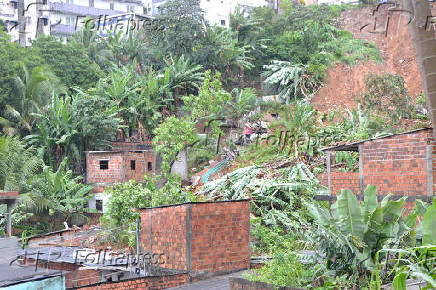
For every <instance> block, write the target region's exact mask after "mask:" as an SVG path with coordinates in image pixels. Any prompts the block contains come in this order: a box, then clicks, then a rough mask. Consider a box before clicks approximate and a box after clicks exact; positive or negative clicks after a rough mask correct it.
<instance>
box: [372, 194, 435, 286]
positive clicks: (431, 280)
mask: <svg viewBox="0 0 436 290" xmlns="http://www.w3.org/2000/svg"><path fill="white" fill-rule="evenodd" d="M418 214H419V215H422V220H421V223H420V224H419V225H418V226H417V231H420V232H421V235H420V236H419V237H418V238H417V242H419V241H421V243H422V245H421V246H419V247H412V248H404V249H396V248H393V249H392V248H390V249H382V250H380V251H378V252H377V254H376V256H375V261H376V268H375V269H374V270H373V271H372V273H371V282H370V286H371V289H377V290H378V289H381V284H382V279H383V278H386V277H392V276H393V279H392V282H393V283H392V286H393V287H392V288H393V289H395V290H406V289H407V286H408V285H407V279H409V278H412V279H415V280H418V281H420V282H421V285H420V287H421V286H423V287H422V289H435V288H436V228H435V226H434V225H435V224H436V200H434V201H433V204H432V205H431V206H429V207H428V208H427V209H425V208H423V207H422V205H418V206H417V207H415V209H414V211H413V212H412V213H411V214H410V215H409V217H410V216H411V218H410V219H409V221H408V222H409V225H411V226H412V225H413V226H414V225H415V222H416V216H417V215H418ZM380 256H387V257H390V258H389V259H380ZM387 270H389V272H388V274H387V275H386V274H385V273H386V272H387ZM383 274H384V275H383Z"/></svg>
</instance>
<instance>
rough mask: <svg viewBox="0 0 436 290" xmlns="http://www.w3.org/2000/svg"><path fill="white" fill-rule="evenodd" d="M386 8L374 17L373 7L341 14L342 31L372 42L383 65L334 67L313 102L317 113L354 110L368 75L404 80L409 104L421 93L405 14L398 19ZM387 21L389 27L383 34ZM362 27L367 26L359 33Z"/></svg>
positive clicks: (385, 6)
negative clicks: (396, 75) (410, 98)
mask: <svg viewBox="0 0 436 290" xmlns="http://www.w3.org/2000/svg"><path fill="white" fill-rule="evenodd" d="M387 8H388V7H387V5H383V6H382V7H380V8H379V9H378V11H376V12H374V15H373V10H374V9H376V8H375V7H365V8H362V9H353V10H348V11H344V12H343V14H342V16H341V23H342V28H343V29H345V30H348V31H350V32H352V33H353V35H354V37H355V38H360V39H365V40H368V41H372V42H374V43H375V44H376V45H377V47H378V48H379V50H380V53H381V56H382V59H383V61H382V63H376V62H375V61H373V60H370V61H365V62H359V63H358V64H356V65H355V66H352V67H350V66H346V65H343V64H336V65H335V66H334V67H332V68H330V69H329V70H328V72H327V80H326V83H325V85H324V86H323V87H322V88H321V89H320V90H319V91H318V93H317V94H316V95H315V96H314V97H313V99H312V103H313V105H314V106H315V108H316V109H318V110H320V111H322V112H327V111H328V110H329V109H340V108H342V109H343V108H345V107H348V108H354V107H356V106H357V100H358V99H359V98H360V95H361V93H362V92H364V91H365V84H364V78H365V76H366V75H367V74H369V73H374V74H377V75H382V74H387V73H389V74H399V75H401V76H403V78H404V80H405V83H406V87H407V89H408V92H409V95H410V96H411V97H412V100H413V99H415V98H416V97H417V96H418V95H419V94H420V93H421V92H422V84H421V77H420V75H419V72H418V65H417V62H416V57H415V49H414V47H413V43H412V41H411V38H410V33H409V28H408V27H407V22H408V17H407V15H406V14H403V15H400V13H399V12H395V11H388V9H387ZM433 8H435V7H433ZM388 19H389V22H388V23H389V25H388V26H387V33H386V34H385V29H386V23H387V21H388ZM375 21H376V29H375V30H374V22H375ZM364 25H367V26H366V27H365V28H363V29H361V28H362V27H363V26H364Z"/></svg>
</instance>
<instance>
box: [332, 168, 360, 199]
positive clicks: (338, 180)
mask: <svg viewBox="0 0 436 290" xmlns="http://www.w3.org/2000/svg"><path fill="white" fill-rule="evenodd" d="M330 178H331V179H330V180H331V185H332V192H331V193H332V194H340V193H341V190H342V189H351V190H352V191H353V193H354V194H360V188H359V172H331V173H330ZM327 186H328V182H327Z"/></svg>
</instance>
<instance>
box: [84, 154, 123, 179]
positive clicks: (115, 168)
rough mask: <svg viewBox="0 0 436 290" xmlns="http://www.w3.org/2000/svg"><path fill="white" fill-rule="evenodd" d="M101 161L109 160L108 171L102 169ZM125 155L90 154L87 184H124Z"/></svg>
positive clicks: (88, 156) (88, 155) (87, 166)
mask: <svg viewBox="0 0 436 290" xmlns="http://www.w3.org/2000/svg"><path fill="white" fill-rule="evenodd" d="M100 160H109V168H108V169H100ZM122 169H123V153H122V152H108V153H88V154H87V160H86V174H87V175H86V182H87V183H99V182H122Z"/></svg>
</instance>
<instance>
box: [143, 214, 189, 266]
mask: <svg viewBox="0 0 436 290" xmlns="http://www.w3.org/2000/svg"><path fill="white" fill-rule="evenodd" d="M150 213H151V214H150ZM150 218H151V229H150ZM186 233H187V229H186V205H179V206H171V207H161V208H153V209H142V210H141V248H142V251H143V252H148V253H156V254H164V256H163V257H164V260H165V263H164V264H162V265H160V267H162V268H169V269H175V270H188V264H187V256H186V252H187V250H186Z"/></svg>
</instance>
